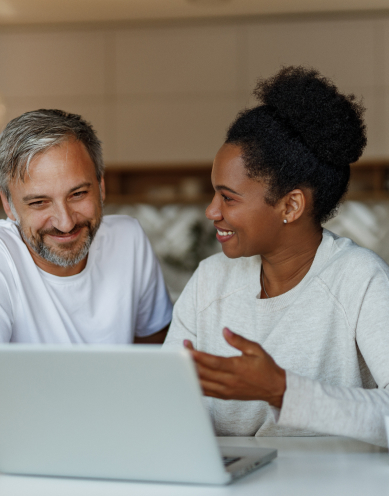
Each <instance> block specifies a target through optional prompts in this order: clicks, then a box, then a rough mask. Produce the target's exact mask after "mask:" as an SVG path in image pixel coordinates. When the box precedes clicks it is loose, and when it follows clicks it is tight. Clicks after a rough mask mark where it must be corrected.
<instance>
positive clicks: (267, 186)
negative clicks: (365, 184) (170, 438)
mask: <svg viewBox="0 0 389 496" xmlns="http://www.w3.org/2000/svg"><path fill="white" fill-rule="evenodd" d="M255 94H256V96H257V97H258V99H259V101H260V105H259V106H257V107H255V108H253V109H250V110H245V111H243V112H241V113H240V114H239V115H238V117H237V119H236V120H235V122H234V123H233V124H232V125H231V127H230V129H229V131H228V133H227V139H226V141H225V143H224V144H223V146H222V147H221V149H220V150H219V152H218V153H217V155H216V158H215V161H214V165H213V170H212V183H213V186H214V189H215V196H214V199H213V201H212V203H211V204H210V205H209V207H208V208H207V211H206V215H207V217H208V218H209V219H211V220H213V222H214V225H215V227H216V229H217V233H216V236H217V239H218V240H219V241H220V242H221V243H222V248H223V253H222V254H218V255H215V256H213V257H210V258H208V259H207V260H205V261H203V262H202V263H201V264H200V266H199V268H198V269H197V271H196V273H195V274H194V276H193V277H192V279H191V280H190V281H189V283H188V285H187V287H186V288H185V290H184V292H183V293H182V295H181V297H180V298H179V300H178V301H177V304H176V306H175V309H174V313H173V322H172V324H171V327H170V330H169V333H168V337H167V340H166V346H175V345H181V346H182V343H183V341H184V345H185V346H186V347H187V348H188V349H190V350H191V353H192V356H193V358H194V360H195V362H196V366H197V370H198V374H199V377H200V380H201V385H202V388H203V391H204V394H205V395H206V396H208V397H209V400H208V401H209V408H210V411H211V415H212V418H213V420H214V424H215V428H216V432H217V434H218V435H236V436H249V435H256V436H280V435H315V434H316V435H317V434H320V433H324V434H335V435H345V436H350V437H355V438H358V439H362V440H365V441H369V442H372V443H376V444H378V445H386V440H385V428H384V415H385V414H389V386H388V385H389V267H388V266H387V265H386V264H385V263H384V262H383V261H382V260H381V259H380V258H379V257H378V256H377V255H375V254H374V253H373V252H371V251H369V250H366V249H363V248H360V247H359V246H357V245H356V244H354V243H353V242H352V241H351V240H349V239H347V238H339V237H338V236H336V235H335V234H333V233H330V232H329V231H326V230H324V229H323V228H322V224H323V223H324V222H325V221H326V220H328V219H329V218H330V217H331V216H332V215H334V213H335V212H336V209H337V207H338V205H339V203H340V201H341V199H342V197H343V196H344V194H345V193H346V190H347V185H348V181H349V177H350V163H352V162H354V161H356V160H357V159H358V158H359V157H360V155H361V153H362V150H363V148H364V146H365V144H366V136H365V126H364V124H363V121H362V113H363V108H362V107H361V106H360V105H359V104H358V103H356V102H355V101H354V97H353V96H348V97H347V96H344V95H342V94H340V93H339V92H338V90H337V89H336V87H335V86H334V85H333V84H332V83H331V82H330V81H328V80H327V79H325V78H323V77H322V76H320V75H319V74H318V73H317V72H316V71H314V70H306V69H304V68H301V67H288V68H284V69H282V70H281V71H280V72H279V73H278V74H277V75H276V76H275V77H274V78H271V79H268V80H265V81H260V82H259V84H258V86H257V88H256V90H255ZM230 329H232V330H233V331H234V332H232V331H231V330H230ZM385 388H387V389H385ZM225 400H230V401H225ZM242 400H243V401H242Z"/></svg>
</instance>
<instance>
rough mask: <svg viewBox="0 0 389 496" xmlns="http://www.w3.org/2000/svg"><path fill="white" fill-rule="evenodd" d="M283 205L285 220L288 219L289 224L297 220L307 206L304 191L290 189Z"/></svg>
mask: <svg viewBox="0 0 389 496" xmlns="http://www.w3.org/2000/svg"><path fill="white" fill-rule="evenodd" d="M283 205H284V209H283V220H284V221H285V219H286V220H287V223H288V224H290V223H291V222H295V221H296V220H297V219H299V218H300V217H301V216H302V214H303V213H304V211H305V209H306V206H307V199H306V196H305V193H304V191H303V190H301V189H294V190H293V191H290V192H289V193H288V194H287V195H285V196H284V198H283ZM285 224H286V222H285Z"/></svg>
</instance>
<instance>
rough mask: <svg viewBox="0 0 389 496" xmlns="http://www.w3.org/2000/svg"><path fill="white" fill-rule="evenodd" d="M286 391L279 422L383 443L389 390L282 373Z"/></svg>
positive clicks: (379, 443) (388, 413) (385, 441)
mask: <svg viewBox="0 0 389 496" xmlns="http://www.w3.org/2000/svg"><path fill="white" fill-rule="evenodd" d="M286 384H287V386H286V392H285V395H284V401H283V404H282V408H281V412H280V417H279V420H278V425H279V426H288V427H294V428H296V429H308V430H312V431H314V432H321V433H323V434H330V435H335V436H347V437H352V438H355V439H359V440H361V441H366V442H368V443H372V444H376V445H378V446H385V447H386V446H387V440H386V434H385V418H384V417H385V415H389V390H388V389H387V388H385V389H362V388H348V387H344V386H332V385H330V384H324V383H321V382H319V381H315V380H312V379H308V378H307V377H301V376H299V375H297V374H294V373H292V372H290V371H287V374H286Z"/></svg>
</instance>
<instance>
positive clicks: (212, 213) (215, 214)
mask: <svg viewBox="0 0 389 496" xmlns="http://www.w3.org/2000/svg"><path fill="white" fill-rule="evenodd" d="M205 215H206V217H207V219H209V220H213V221H216V220H222V219H223V215H222V213H221V209H220V200H219V199H218V197H217V194H216V193H215V195H214V197H213V199H212V201H211V203H210V204H209V205H208V207H207V208H206V210H205Z"/></svg>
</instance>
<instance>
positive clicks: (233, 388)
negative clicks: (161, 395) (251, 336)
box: [184, 327, 286, 408]
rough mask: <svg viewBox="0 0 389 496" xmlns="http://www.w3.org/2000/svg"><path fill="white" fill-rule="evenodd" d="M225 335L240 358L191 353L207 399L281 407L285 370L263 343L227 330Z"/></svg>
mask: <svg viewBox="0 0 389 496" xmlns="http://www.w3.org/2000/svg"><path fill="white" fill-rule="evenodd" d="M223 335H224V338H225V340H226V341H227V343H228V344H230V345H231V346H233V347H234V348H236V349H237V350H239V351H241V352H242V355H240V356H236V357H230V358H225V357H219V356H215V355H210V354H208V353H203V352H201V351H197V350H195V349H194V348H193V345H192V343H191V341H188V340H185V341H184V346H185V347H186V348H187V349H188V350H190V352H191V354H192V357H193V359H194V361H195V363H196V367H197V373H198V376H199V378H200V383H201V387H202V389H203V392H204V395H205V396H212V397H214V398H221V399H223V400H262V401H267V402H268V403H269V404H270V405H272V406H275V407H278V408H281V406H282V400H283V397H284V393H285V389H286V374H285V370H284V369H282V368H281V367H279V366H278V365H277V364H276V363H275V361H274V360H273V358H272V357H271V356H270V355H269V354H268V353H266V351H265V350H264V349H263V348H262V346H260V345H259V344H257V343H255V342H253V341H249V340H248V339H245V338H243V337H242V336H239V335H238V334H234V333H233V332H232V331H230V330H229V329H228V328H227V327H225V328H224V329H223Z"/></svg>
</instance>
